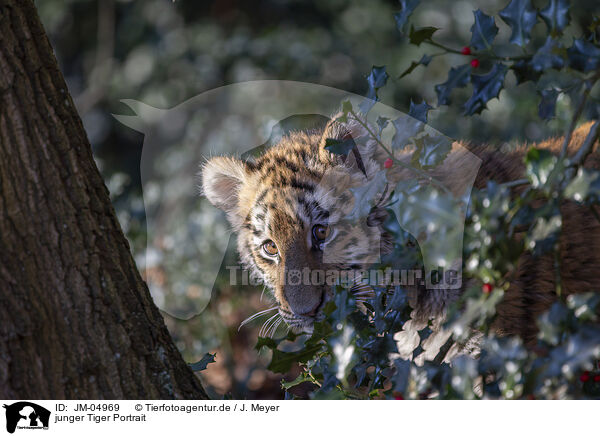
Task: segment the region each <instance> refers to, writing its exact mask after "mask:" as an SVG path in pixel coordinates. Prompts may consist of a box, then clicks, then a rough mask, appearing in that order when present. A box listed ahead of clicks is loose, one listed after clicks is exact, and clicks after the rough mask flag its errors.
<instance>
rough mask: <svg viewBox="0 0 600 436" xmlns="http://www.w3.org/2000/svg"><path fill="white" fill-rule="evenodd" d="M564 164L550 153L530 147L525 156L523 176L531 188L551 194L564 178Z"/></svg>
mask: <svg viewBox="0 0 600 436" xmlns="http://www.w3.org/2000/svg"><path fill="white" fill-rule="evenodd" d="M563 170H564V162H563V161H562V160H559V159H558V158H557V157H556V156H555V155H553V154H552V153H551V152H550V151H548V150H544V149H539V148H535V147H532V148H531V149H529V151H528V152H527V155H525V174H526V176H527V178H528V179H529V181H530V182H531V186H533V187H534V188H538V189H543V190H545V191H546V192H551V191H552V190H553V189H554V188H553V187H554V186H555V185H556V184H557V183H558V182H559V181H561V180H562V178H563V177H564V174H563Z"/></svg>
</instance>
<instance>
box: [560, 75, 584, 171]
mask: <svg viewBox="0 0 600 436" xmlns="http://www.w3.org/2000/svg"><path fill="white" fill-rule="evenodd" d="M585 83H586V85H585V90H584V91H583V95H582V96H581V100H580V101H579V104H578V105H577V108H576V109H575V112H574V113H573V118H571V123H570V124H569V129H568V130H567V133H566V134H565V139H564V141H563V144H562V149H561V151H560V157H561V159H562V158H564V157H565V156H566V155H567V149H568V148H569V143H570V142H571V137H572V136H573V131H574V130H575V126H576V125H577V120H579V117H580V116H581V112H583V108H584V107H585V102H586V101H587V98H588V95H590V91H591V89H592V87H591V86H590V82H585Z"/></svg>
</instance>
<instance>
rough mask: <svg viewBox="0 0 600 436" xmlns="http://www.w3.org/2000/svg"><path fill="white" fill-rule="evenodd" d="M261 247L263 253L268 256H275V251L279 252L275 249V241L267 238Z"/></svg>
mask: <svg viewBox="0 0 600 436" xmlns="http://www.w3.org/2000/svg"><path fill="white" fill-rule="evenodd" d="M262 248H263V250H264V252H265V253H267V254H268V255H269V256H275V255H276V254H277V253H279V250H278V249H277V245H275V242H273V241H271V240H268V241H266V242H265V243H264V244H263V245H262Z"/></svg>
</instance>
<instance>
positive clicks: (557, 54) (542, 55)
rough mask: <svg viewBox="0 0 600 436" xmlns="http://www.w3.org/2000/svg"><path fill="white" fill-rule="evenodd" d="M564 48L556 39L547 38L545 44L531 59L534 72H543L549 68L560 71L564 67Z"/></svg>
mask: <svg viewBox="0 0 600 436" xmlns="http://www.w3.org/2000/svg"><path fill="white" fill-rule="evenodd" d="M563 53H564V48H563V47H562V46H561V44H560V42H559V41H558V40H557V39H554V38H552V37H551V36H548V38H546V42H545V43H544V45H543V46H542V47H540V48H539V49H538V51H537V52H536V53H535V55H534V56H533V58H532V59H531V66H532V67H533V69H534V70H535V71H540V72H541V71H545V70H548V69H550V68H555V69H557V70H560V69H561V68H562V67H563V66H564V65H565V60H564V59H563Z"/></svg>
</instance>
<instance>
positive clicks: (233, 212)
mask: <svg viewBox="0 0 600 436" xmlns="http://www.w3.org/2000/svg"><path fill="white" fill-rule="evenodd" d="M201 176H202V194H204V195H205V196H206V198H208V201H210V202H211V203H212V204H214V205H215V206H216V207H218V208H219V209H221V210H223V211H225V212H227V215H228V217H229V220H230V221H231V223H232V224H233V225H234V226H236V225H237V224H239V221H240V220H241V219H242V218H240V215H241V211H240V205H239V198H240V190H241V189H242V187H243V186H244V185H245V183H246V182H247V180H248V178H249V172H248V168H247V166H246V163H245V162H243V161H241V160H239V159H236V158H232V157H213V158H212V159H209V160H208V161H207V162H206V163H205V164H204V165H203V166H202V168H201Z"/></svg>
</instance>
